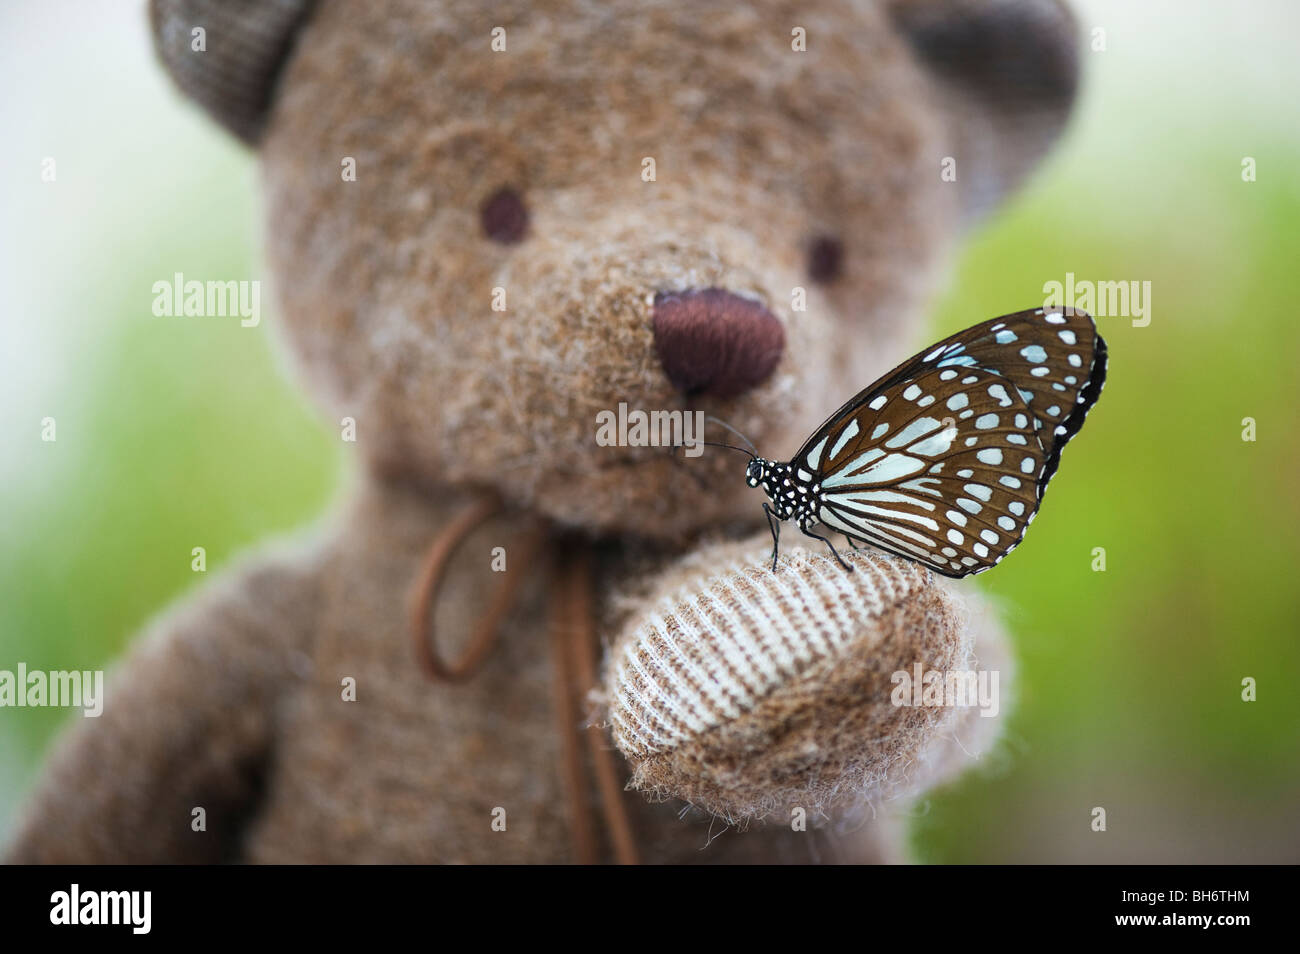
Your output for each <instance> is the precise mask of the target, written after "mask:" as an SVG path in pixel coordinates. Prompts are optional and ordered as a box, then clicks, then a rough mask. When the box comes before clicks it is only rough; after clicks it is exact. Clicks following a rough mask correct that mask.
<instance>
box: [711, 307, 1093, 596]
mask: <svg viewBox="0 0 1300 954" xmlns="http://www.w3.org/2000/svg"><path fill="white" fill-rule="evenodd" d="M1105 378H1106V342H1105V341H1103V340H1102V338H1101V336H1100V335H1099V334H1098V333H1097V326H1096V323H1095V322H1094V321H1093V320H1092V317H1091V316H1090V315H1087V314H1085V313H1084V312H1081V311H1078V310H1077V309H1068V308H1037V309H1031V310H1028V311H1020V312H1016V313H1015V314H1010V315H1004V316H1002V317H1001V318H994V319H992V320H991V321H986V322H983V323H981V324H978V325H975V326H974V327H972V328H967V329H966V330H965V331H962V332H959V333H957V334H955V335H953V336H952V337H950V338H945V339H944V340H943V341H940V342H939V343H938V344H935V345H932V346H931V347H929V348H926V349H925V350H924V351H923V352H921V353H920V354H918V355H916V356H914V357H912V358H910V359H909V360H907V361H905V362H903V363H902V364H901V365H899V366H898V367H897V368H895V369H894V370H893V371H891V372H889V374H887V375H885V376H884V377H883V378H881V379H880V380H879V381H877V382H876V383H875V384H872V385H871V386H870V387H868V388H866V389H865V390H863V391H861V392H859V393H858V394H857V395H855V396H854V397H853V398H852V399H851V400H850V401H849V402H848V403H847V404H845V405H844V406H843V407H841V408H840V409H839V410H838V411H836V412H835V413H834V414H832V415H831V416H830V417H829V418H828V419H827V420H826V422H825V423H824V424H822V426H821V427H819V428H817V431H816V432H815V433H814V434H813V435H812V437H810V438H808V440H807V441H806V442H805V443H804V445H803V447H801V448H800V449H799V452H798V453H797V454H795V455H794V457H792V458H791V459H790V461H789V462H788V463H780V462H777V461H773V460H767V459H766V458H763V457H759V456H758V455H757V454H756V453H755V452H753V451H752V450H749V451H745V453H748V454H749V455H750V461H749V466H748V467H747V469H746V472H745V480H746V482H747V483H748V484H749V486H751V487H762V488H763V491H764V492H765V493H766V494H767V496H768V498H769V501H768V502H764V504H763V511H764V513H765V514H766V515H767V519H768V526H769V528H770V529H771V531H772V569H773V570H775V569H776V558H777V550H778V546H779V542H780V523H781V521H785V520H793V521H794V522H795V523H796V524H797V525H798V527H799V529H800V530H802V531H803V532H804V533H805V534H807V535H808V536H810V537H813V538H814V539H817V540H821V541H822V542H824V543H826V544H827V545H828V546H829V547H830V548H831V552H832V553H833V554H834V555H835V558H836V559H837V560H839V562H840V564H841V565H842V566H844V567H845V569H847V570H850V571H851V570H852V569H853V568H852V567H851V566H849V565H848V564H847V563H845V562H844V560H843V558H842V557H840V555H839V553H838V551H836V549H835V546H834V544H832V543H831V541H830V539H829V538H828V537H826V536H822V535H820V534H818V533H815V532H814V531H813V528H814V527H816V526H819V525H820V526H823V527H825V528H827V529H828V530H830V531H831V532H833V533H840V534H843V535H844V537H845V538H846V539H847V540H848V541H849V543H850V544H852V545H853V546H854V547H855V548H859V543H863V544H870V545H871V546H874V547H876V548H878V549H881V550H885V551H888V552H889V553H893V554H895V555H897V556H900V557H904V558H906V559H908V560H914V561H916V562H918V563H922V564H924V565H925V566H928V567H930V568H931V569H932V570H934V571H935V572H937V573H941V574H943V575H944V576H949V577H953V578H961V577H964V576H970V575H971V574H975V573H982V572H984V571H985V570H988V569H990V568H992V567H993V566H996V565H997V564H998V563H1000V562H1001V561H1002V558H1003V557H1005V556H1006V555H1007V554H1008V553H1010V552H1011V551H1012V550H1014V549H1015V548H1016V546H1017V545H1018V544H1019V543H1020V541H1021V540H1022V539H1023V538H1024V535H1025V531H1026V530H1027V529H1028V527H1029V524H1031V523H1032V522H1033V520H1034V514H1035V513H1037V512H1038V507H1039V504H1041V503H1042V499H1043V493H1044V491H1046V489H1047V483H1048V481H1050V480H1051V479H1052V475H1053V474H1055V473H1056V467H1057V464H1058V462H1059V461H1060V457H1061V450H1062V449H1063V448H1064V447H1065V445H1066V443H1067V442H1069V440H1070V438H1072V437H1074V435H1075V434H1077V433H1078V432H1079V429H1080V428H1081V427H1083V419H1084V417H1086V416H1087V414H1088V411H1089V410H1090V409H1091V408H1092V406H1093V405H1094V404H1096V403H1097V398H1098V397H1099V396H1100V394H1101V388H1102V384H1103V382H1104V381H1105ZM737 449H740V448H737Z"/></svg>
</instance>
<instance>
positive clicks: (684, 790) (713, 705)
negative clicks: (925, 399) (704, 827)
mask: <svg viewBox="0 0 1300 954" xmlns="http://www.w3.org/2000/svg"><path fill="white" fill-rule="evenodd" d="M788 536H789V535H788V534H787V541H783V543H782V548H781V559H780V564H779V566H778V569H777V571H776V572H775V573H774V572H773V571H772V563H771V547H772V543H771V538H770V537H769V536H768V535H767V534H766V533H763V534H759V535H756V536H754V537H752V538H750V539H749V540H746V541H742V542H739V543H724V544H714V545H712V546H706V547H703V548H701V549H700V550H698V551H696V552H694V553H692V554H690V555H688V556H686V557H683V558H681V559H680V560H679V561H678V562H677V563H675V564H674V565H672V566H669V567H668V568H666V569H665V570H663V571H662V572H661V573H660V574H659V576H657V577H656V578H654V579H652V580H650V581H649V582H648V584H646V585H645V586H644V589H643V592H642V593H641V594H640V595H638V596H634V597H630V598H628V599H626V600H625V602H624V605H625V606H626V607H627V610H628V612H627V616H626V622H625V623H623V624H622V626H621V629H620V631H619V635H618V636H617V637H616V638H615V640H614V642H613V645H612V647H611V651H610V653H609V655H608V657H607V660H606V667H605V679H604V696H605V700H606V703H607V705H608V711H609V724H610V727H611V730H612V732H613V736H614V741H615V744H616V745H617V747H618V749H619V750H620V751H621V752H622V753H623V755H624V756H625V757H626V758H627V759H628V761H629V764H630V766H631V770H632V786H633V787H635V788H638V789H641V790H642V791H643V792H644V793H646V794H647V795H648V796H649V797H651V798H653V799H662V798H675V799H681V800H684V801H686V802H689V803H691V804H694V805H696V806H698V807H700V808H703V809H705V810H707V811H710V812H712V813H714V814H716V815H718V816H720V817H722V818H724V819H726V820H730V821H733V822H744V821H746V820H749V819H755V818H761V817H768V816H777V817H781V818H784V819H786V820H789V819H790V817H791V815H790V813H791V812H792V811H795V810H797V809H800V808H802V809H804V811H805V812H806V814H807V815H808V816H816V815H818V814H820V813H821V812H822V811H823V810H824V809H828V808H829V807H830V806H831V805H832V804H844V803H858V804H862V803H863V802H870V803H871V804H872V805H873V806H878V805H879V804H880V803H881V802H883V801H888V800H890V799H895V798H899V797H900V796H901V797H904V800H906V796H909V795H914V794H916V793H917V792H919V791H920V790H922V789H924V788H928V787H930V786H931V785H934V784H937V783H939V782H940V781H943V780H945V779H946V778H948V777H951V776H952V775H954V774H956V773H957V772H958V771H960V770H961V769H963V768H965V767H967V766H970V765H972V764H973V763H974V760H975V758H976V757H977V756H978V755H979V753H980V752H981V750H983V749H987V748H988V747H989V746H990V745H991V744H992V743H993V742H994V741H995V738H996V726H997V725H998V723H999V721H1000V720H998V719H997V718H992V717H991V716H996V715H998V714H999V706H998V704H997V701H998V700H997V699H996V698H994V699H989V700H988V703H989V704H988V705H986V706H985V707H984V708H983V709H980V708H978V707H977V706H973V705H972V706H961V707H957V706H952V705H937V706H928V705H926V706H917V705H900V704H898V702H899V700H900V699H902V700H903V701H905V702H913V701H915V697H914V696H913V695H912V694H911V693H910V692H909V693H906V694H905V695H899V694H898V692H897V690H899V689H900V686H901V684H902V679H903V677H901V676H899V675H898V674H900V673H905V674H906V678H908V679H911V678H914V676H915V675H916V672H917V670H916V667H917V666H918V665H919V666H920V667H921V671H922V672H923V673H925V672H932V671H939V672H943V673H947V672H954V671H957V672H967V671H975V670H983V671H985V673H986V675H985V676H984V677H978V676H977V678H983V679H984V680H985V683H984V685H986V686H988V687H991V688H992V690H993V695H994V696H998V698H1000V696H999V694H1002V695H1004V694H1005V692H1006V689H1007V683H1008V681H1009V676H1010V673H1009V672H1008V671H1007V669H1008V654H1007V653H1006V651H1005V648H1004V643H1003V637H1002V634H1001V630H1000V627H999V625H998V623H997V620H996V619H995V618H994V616H993V614H992V613H991V612H990V610H989V609H988V608H987V607H986V606H985V605H984V604H983V603H982V601H981V600H980V599H979V597H978V595H977V594H976V593H975V591H974V590H973V589H972V588H971V586H970V584H969V583H954V582H953V581H948V580H944V579H942V578H940V577H938V576H937V575H935V574H934V573H932V572H931V571H929V570H927V569H926V568H924V567H922V566H920V565H918V564H916V563H912V562H910V561H906V560H902V559H898V558H896V557H892V556H889V555H888V554H885V553H882V552H880V551H876V550H863V551H858V552H855V551H854V550H852V549H849V548H848V546H847V545H845V546H844V547H843V548H842V549H841V551H840V552H841V554H842V555H843V556H844V558H845V560H847V561H848V562H849V563H850V564H851V565H852V566H853V567H854V570H853V572H848V571H846V570H845V569H844V568H842V567H841V566H839V564H837V563H836V562H835V560H834V559H833V558H832V557H831V556H830V554H829V551H827V550H826V548H825V546H824V545H823V544H820V543H815V542H814V541H809V545H810V546H811V547H816V549H804V548H803V547H802V546H801V545H800V544H794V545H791V544H790V542H788ZM994 673H996V676H995V675H993V674H994ZM974 701H976V702H978V699H977V700H974ZM981 713H985V714H986V715H987V716H990V717H986V715H982V714H981Z"/></svg>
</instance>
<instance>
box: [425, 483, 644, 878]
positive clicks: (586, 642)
mask: <svg viewBox="0 0 1300 954" xmlns="http://www.w3.org/2000/svg"><path fill="white" fill-rule="evenodd" d="M503 510H504V506H503V504H502V503H501V501H500V499H499V498H497V497H496V496H494V495H490V494H485V495H482V496H480V497H478V498H476V499H474V500H473V501H471V502H470V503H469V504H468V505H467V506H466V507H465V508H464V509H462V510H461V511H460V512H459V513H458V514H456V516H455V517H453V518H452V520H451V522H450V523H449V524H447V526H446V527H444V528H443V530H442V531H441V532H440V533H439V534H438V535H437V536H436V537H435V538H434V540H433V543H432V545H431V546H430V547H429V552H428V555H427V556H426V557H425V559H424V564H423V566H422V567H421V570H420V574H419V576H418V577H417V579H416V584H415V589H414V591H413V593H412V599H411V616H410V622H411V637H412V647H413V649H414V652H415V658H416V661H417V662H418V663H419V666H420V669H421V671H422V672H423V673H424V674H425V675H426V676H427V677H428V678H429V679H430V680H432V681H434V682H448V683H456V682H464V681H466V680H468V679H470V678H471V677H472V676H473V675H474V674H475V673H476V672H477V671H478V670H479V669H480V667H482V665H483V663H484V662H485V661H486V660H487V658H488V657H489V656H490V655H491V652H492V648H493V646H495V644H496V641H497V636H498V633H499V631H500V628H501V623H502V622H503V621H504V619H505V617H506V615H507V614H508V613H509V612H510V609H511V608H512V607H513V605H514V603H515V600H516V598H517V596H518V592H519V587H520V585H521V584H522V582H523V579H524V577H525V571H526V570H527V569H528V568H529V567H530V566H531V565H532V564H533V563H534V562H535V560H536V557H537V555H538V554H539V553H540V551H541V550H542V548H543V546H544V545H545V544H547V543H548V542H551V543H552V544H553V543H554V541H553V540H552V536H553V535H552V534H551V533H550V532H548V528H547V527H546V526H544V525H543V524H541V523H534V524H533V526H532V527H531V528H530V529H529V530H527V531H526V532H525V533H524V536H523V538H522V541H521V545H520V546H517V547H516V548H515V552H514V553H513V554H512V555H511V557H510V560H509V563H508V564H507V569H506V571H505V573H504V574H503V576H504V578H503V579H502V581H501V583H500V585H499V586H498V588H497V590H496V592H495V593H494V594H493V596H492V599H491V600H489V601H488V603H487V607H486V609H485V610H484V613H483V615H482V617H480V619H479V620H478V622H477V624H476V625H475V627H474V631H473V633H472V634H471V635H470V639H469V641H468V642H467V643H466V645H465V648H464V650H462V652H461V655H460V656H459V657H457V658H456V659H454V660H450V661H448V660H446V659H444V658H443V656H442V655H441V654H440V652H439V651H438V648H437V642H436V639H437V633H436V628H435V626H434V623H433V613H432V610H433V609H434V608H435V605H436V603H437V600H438V596H439V594H440V592H441V589H442V583H443V580H444V579H445V577H446V568H447V561H448V560H449V559H450V558H451V556H452V554H453V553H455V551H456V549H457V548H458V547H459V546H460V545H461V543H463V542H464V540H465V538H466V537H467V536H469V534H470V533H472V532H473V531H474V530H475V529H476V528H477V527H479V526H481V525H482V524H483V523H484V522H486V521H487V520H490V519H491V518H492V517H494V516H496V515H497V514H499V513H501V512H502V511H503ZM552 549H553V550H554V551H555V555H556V558H557V559H556V562H557V564H558V571H559V577H560V578H559V580H558V581H557V585H556V586H555V592H554V597H553V598H552V602H551V609H550V620H549V630H550V646H551V657H552V663H553V665H554V668H555V679H554V682H553V691H552V710H553V717H554V722H555V730H556V734H557V736H558V738H559V740H560V780H561V784H562V786H563V789H564V795H565V799H566V803H567V805H568V809H569V835H570V841H571V844H572V849H573V856H574V858H575V859H576V860H577V861H578V862H579V863H581V864H596V863H598V862H599V861H600V857H601V851H600V838H599V835H598V832H597V824H596V818H595V814H594V812H593V811H592V805H591V794H590V793H591V786H590V785H589V784H588V781H587V777H586V766H585V764H584V759H583V751H582V750H583V745H582V743H583V737H584V736H585V739H586V748H587V754H588V756H589V757H590V760H591V764H592V769H593V773H594V776H595V788H596V791H597V793H598V796H599V799H600V807H601V816H602V818H603V821H604V827H605V833H606V837H607V839H608V841H609V845H610V851H611V853H612V855H613V857H614V859H615V861H616V862H617V863H619V864H637V862H638V858H637V849H636V841H635V838H634V836H633V834H632V827H631V824H630V822H629V820H628V817H627V808H626V804H625V802H624V798H623V792H622V786H621V785H620V784H619V777H618V770H617V767H616V765H615V763H614V759H613V753H612V752H611V751H610V748H609V746H608V744H607V741H606V738H605V734H604V732H603V731H602V730H601V728H600V727H599V726H597V725H594V724H589V725H587V726H586V727H585V728H583V722H584V718H583V716H584V712H583V707H584V702H585V700H586V699H587V697H588V695H589V693H590V692H591V690H592V689H594V688H595V686H596V678H597V660H596V636H595V633H596V625H595V611H594V598H593V593H592V566H591V550H590V546H589V544H587V543H586V542H585V541H582V540H575V539H571V538H566V539H565V540H564V541H563V544H562V545H561V546H554V545H553V547H552ZM521 568H522V569H521Z"/></svg>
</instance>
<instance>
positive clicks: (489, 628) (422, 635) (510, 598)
mask: <svg viewBox="0 0 1300 954" xmlns="http://www.w3.org/2000/svg"><path fill="white" fill-rule="evenodd" d="M502 509H503V507H502V504H501V501H500V499H498V498H497V497H495V496H493V495H484V496H482V497H479V498H478V499H476V500H475V501H474V502H473V503H471V504H470V505H469V506H467V507H466V508H465V509H464V510H462V511H461V512H460V513H458V514H457V515H456V516H455V517H454V518H453V519H452V521H451V523H450V524H448V525H447V527H446V528H444V529H443V531H442V533H440V534H438V536H437V537H435V538H434V541H433V546H431V547H430V548H429V554H428V556H426V557H425V560H424V567H423V568H422V569H421V570H420V576H419V578H418V579H417V581H416V585H415V592H414V598H413V599H412V601H411V636H412V639H413V644H414V648H415V659H416V662H418V663H419V665H420V669H421V670H422V671H423V672H424V674H425V675H426V676H428V677H429V678H430V679H431V680H433V681H435V682H463V681H465V680H466V679H468V678H469V677H470V676H472V675H474V673H475V672H477V671H478V669H479V667H480V666H481V665H483V662H484V660H486V659H487V657H488V655H489V654H490V653H491V652H492V646H493V645H494V644H495V643H496V639H497V633H498V631H499V630H500V628H501V621H502V620H503V619H504V618H505V615H506V613H508V612H509V611H510V607H511V606H512V605H513V604H514V600H515V594H516V592H517V591H518V589H519V584H520V583H521V582H522V581H523V579H524V574H523V573H522V572H520V564H523V565H524V566H527V565H528V564H529V563H531V562H532V558H533V556H534V555H535V554H536V553H537V551H538V550H539V549H540V547H541V543H542V539H543V537H544V531H543V530H542V528H541V527H535V528H534V529H533V531H532V532H531V533H529V534H527V535H526V536H525V538H524V542H523V547H522V552H516V553H515V554H514V555H512V556H511V558H510V560H509V563H508V564H507V566H506V571H505V573H504V574H503V576H504V579H503V580H502V581H501V585H500V588H499V589H498V590H497V592H496V593H495V594H494V597H493V599H492V600H490V601H489V603H488V609H487V612H486V613H484V614H483V618H482V619H480V620H479V623H478V625H477V626H476V627H475V629H474V632H473V633H472V634H471V636H470V639H469V642H468V643H466V645H465V649H464V650H463V651H462V653H461V655H460V656H459V658H457V659H454V660H451V661H447V660H444V659H443V658H442V657H441V656H440V655H439V654H438V650H437V647H436V641H437V632H436V628H435V626H434V622H433V619H432V618H431V617H432V614H431V613H430V608H431V607H432V606H433V604H434V602H435V601H436V600H437V597H438V593H439V591H440V590H441V589H442V583H443V580H444V579H445V578H446V572H445V571H446V568H447V560H448V559H449V558H450V557H451V555H452V554H453V553H454V552H455V551H456V548H457V547H459V546H460V544H461V543H462V541H464V539H465V537H467V536H469V534H470V533H472V532H473V531H474V530H475V529H476V528H477V527H478V526H480V525H481V524H483V523H484V522H485V521H487V520H490V519H491V518H492V517H494V516H496V515H497V514H498V513H500V512H501V511H502Z"/></svg>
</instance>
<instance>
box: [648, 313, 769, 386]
mask: <svg viewBox="0 0 1300 954" xmlns="http://www.w3.org/2000/svg"><path fill="white" fill-rule="evenodd" d="M654 333H655V350H656V351H657V352H658V355H659V363H660V364H661V365H663V369H664V373H666V374H667V375H668V380H669V381H671V382H672V384H673V387H675V388H676V389H677V390H678V391H681V392H682V393H684V394H689V395H696V394H708V395H712V396H714V397H722V398H726V397H735V396H736V395H737V394H741V393H743V392H745V391H748V390H749V389H750V388H752V387H755V386H756V385H758V384H761V383H762V382H763V381H764V380H766V379H767V377H768V375H770V374H771V373H772V371H773V370H774V369H775V368H776V364H777V362H778V361H780V360H781V352H782V351H783V350H784V349H785V329H783V328H782V327H781V322H779V321H778V320H777V319H776V316H775V315H773V314H772V313H771V312H770V311H768V310H767V309H766V308H764V307H763V306H762V305H760V304H759V303H758V302H756V301H751V300H750V299H748V298H742V297H740V296H739V295H734V294H732V293H731V292H729V291H725V290H723V289H721V288H702V289H696V290H692V291H682V292H660V293H659V294H657V295H655V304H654Z"/></svg>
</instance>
